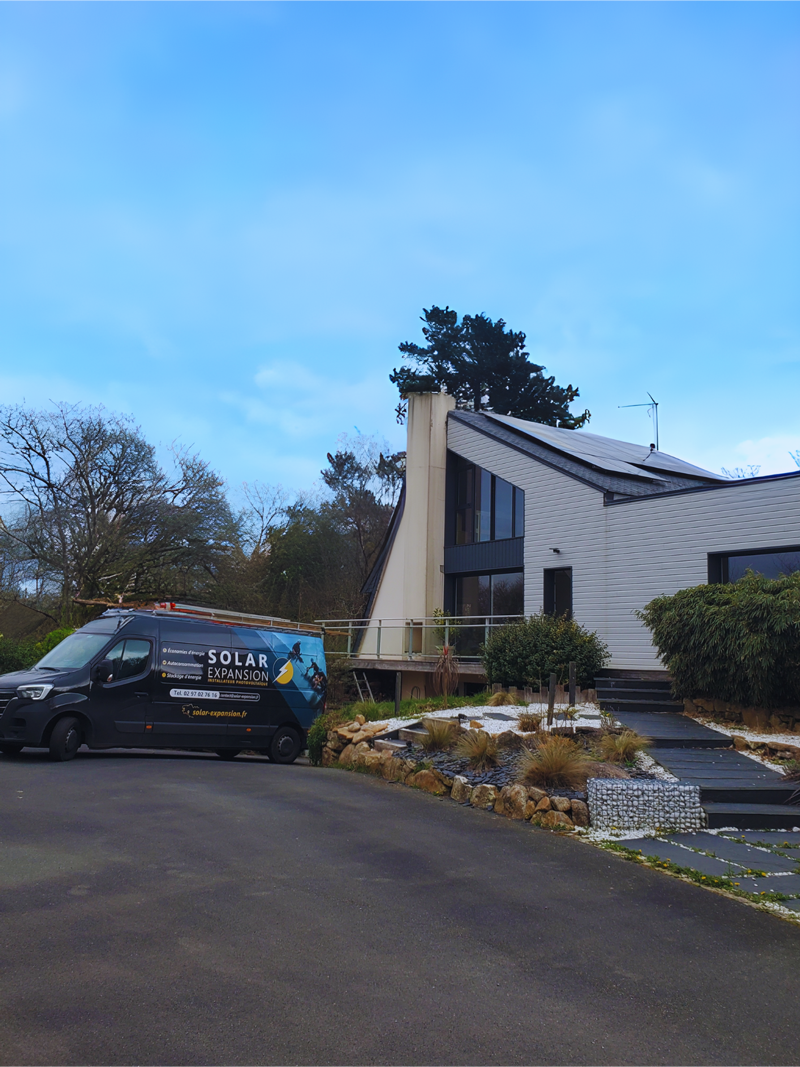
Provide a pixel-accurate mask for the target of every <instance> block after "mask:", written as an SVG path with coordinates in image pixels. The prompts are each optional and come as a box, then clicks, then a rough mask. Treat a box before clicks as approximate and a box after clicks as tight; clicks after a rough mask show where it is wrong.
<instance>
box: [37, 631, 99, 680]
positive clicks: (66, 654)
mask: <svg viewBox="0 0 800 1067" xmlns="http://www.w3.org/2000/svg"><path fill="white" fill-rule="evenodd" d="M110 639H111V635H110V634H70V635H69V637H65V638H64V640H63V641H61V642H59V644H57V645H56V647H55V648H52V649H50V651H49V652H48V653H47V655H46V656H43V657H42V658H41V659H40V660H39V662H38V663H37V664H36V666H37V667H42V668H44V669H45V670H51V671H71V670H77V669H78V668H79V667H85V666H86V664H87V663H88V662H89V660H90V659H92V658H93V657H94V656H96V655H97V653H98V652H99V651H100V649H101V648H103V647H104V646H105V645H107V644H108V642H109V640H110Z"/></svg>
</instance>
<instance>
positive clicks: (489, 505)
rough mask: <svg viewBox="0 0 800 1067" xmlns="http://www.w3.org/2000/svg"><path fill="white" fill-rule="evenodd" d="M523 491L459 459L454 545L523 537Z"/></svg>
mask: <svg viewBox="0 0 800 1067" xmlns="http://www.w3.org/2000/svg"><path fill="white" fill-rule="evenodd" d="M524 526H525V494H524V493H523V492H522V490H521V489H517V487H516V486H514V485H512V484H511V482H507V481H505V479H503V478H498V477H497V475H495V474H491V473H490V472H489V471H487V470H484V469H483V468H482V467H477V466H475V464H474V463H468V462H467V460H465V459H459V461H458V470H457V475H456V529H455V539H456V544H457V545H471V544H474V543H475V542H476V541H502V540H505V539H507V538H510V537H522V536H523V535H524Z"/></svg>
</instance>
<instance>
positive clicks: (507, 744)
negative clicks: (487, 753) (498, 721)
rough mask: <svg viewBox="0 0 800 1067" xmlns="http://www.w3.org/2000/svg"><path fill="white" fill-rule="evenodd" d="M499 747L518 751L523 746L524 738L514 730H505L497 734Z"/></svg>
mask: <svg viewBox="0 0 800 1067" xmlns="http://www.w3.org/2000/svg"><path fill="white" fill-rule="evenodd" d="M496 740H497V747H498V748H504V749H507V750H510V751H512V752H517V751H519V749H521V748H522V746H523V741H522V738H521V737H520V735H519V734H515V733H514V731H513V730H504V731H503V733H501V734H498V735H497V738H496Z"/></svg>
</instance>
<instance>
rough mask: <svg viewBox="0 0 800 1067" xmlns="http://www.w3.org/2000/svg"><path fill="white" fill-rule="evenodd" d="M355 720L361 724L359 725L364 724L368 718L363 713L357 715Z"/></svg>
mask: <svg viewBox="0 0 800 1067" xmlns="http://www.w3.org/2000/svg"><path fill="white" fill-rule="evenodd" d="M355 721H356V722H357V723H358V724H359V726H363V725H364V723H365V722H366V721H367V720H366V719H365V718H364V716H363V715H356V718H355Z"/></svg>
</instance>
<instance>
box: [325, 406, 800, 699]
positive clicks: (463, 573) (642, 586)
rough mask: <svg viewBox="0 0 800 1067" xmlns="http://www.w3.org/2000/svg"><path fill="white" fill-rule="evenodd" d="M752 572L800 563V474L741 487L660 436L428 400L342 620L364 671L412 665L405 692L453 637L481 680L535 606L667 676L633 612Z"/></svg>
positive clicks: (631, 664) (620, 661) (466, 668)
mask: <svg viewBox="0 0 800 1067" xmlns="http://www.w3.org/2000/svg"><path fill="white" fill-rule="evenodd" d="M747 567H752V568H753V569H754V570H757V571H760V572H762V573H764V574H766V575H768V576H770V577H773V576H775V575H777V574H780V573H787V572H789V571H792V570H800V471H797V472H795V473H790V474H780V475H773V476H769V477H764V478H748V479H742V480H735V481H731V480H729V479H727V478H723V477H722V476H720V475H716V474H712V473H711V472H709V471H705V470H702V469H701V468H699V467H695V466H693V465H692V464H691V463H686V462H684V461H683V460H681V459H676V458H675V457H674V456H669V455H666V454H665V453H663V452H659V451H656V449H655V448H654V447H653V446H652V445H650V446H646V445H635V444H628V443H626V442H623V441H615V440H611V439H609V438H605V437H599V436H598V435H596V434H592V433H586V432H585V431H583V430H566V429H556V428H554V427H552V426H545V425H541V424H539V423H534V422H526V421H523V420H521V419H516V418H512V417H510V416H505V415H494V414H491V413H488V412H470V411H459V410H455V403H454V401H453V399H452V398H451V397H449V396H447V395H444V394H440V393H437V394H418V395H413V396H412V397H411V398H410V400H409V412H408V449H407V469H406V483H405V488H404V492H403V495H402V497H401V499H400V502H399V504H398V506H397V509H396V511H395V514H394V516H393V519H392V522H391V524H390V528H389V530H388V533H387V537H386V540H385V543H384V545H383V548H382V551H381V553H380V556H379V558H378V560H377V563H376V565H375V568H374V569H373V572H372V574H371V575H370V578H369V579H368V582H367V585H366V586H365V592H367V593H368V594H369V601H368V608H367V611H366V618H365V619H363V620H358V621H355V622H354V621H352V620H350V621H348V622H346V623H344V624H343V623H342V622H341V620H340V621H339V622H338V623H336V625H337V626H338V627H339V629H340V631H341V628H342V626H343V625H344V626H347V627H348V629H349V646H348V647H349V651H350V652H351V654H352V655H353V659H354V663H355V664H357V665H358V666H359V667H363V668H365V669H367V668H369V669H373V670H381V671H392V672H398V671H400V672H402V688H403V695H404V696H407V695H410V694H411V692H412V690H414V689H415V688H416V690H418V691H419V693H421V694H424V693H425V692H426V689H427V691H428V692H430V691H431V685H430V682H431V680H432V678H431V672H432V670H433V666H434V662H435V659H436V646H437V645H439V646H440V645H442V644H443V643H444V642H445V641H447V642H450V643H454V646H455V650H456V652H457V654H458V656H459V658H460V662H461V672H462V677H463V678H465V679H466V680H467V681H469V680H470V679H472V680H474V681H476V682H477V681H482V680H483V675H482V673H481V672H482V668H481V666H480V660H479V658H478V649H479V645H480V643H481V641H483V640H484V639H485V636H486V634H487V633H488V632H489V631H490V630H491V628H492V627H493V626H495V625H500V624H503V623H505V622H506V621H508V620H509V619H510V618H514V617H519V616H522V615H525V616H527V615H531V614H533V613H536V612H540V611H545V612H553V613H555V614H562V613H568V614H570V615H571V616H572V617H573V618H574V619H576V621H578V622H579V623H581V624H582V625H584V626H586V627H588V628H590V629H592V630H595V631H597V633H598V634H599V635H600V637H601V638H602V639H603V640H604V641H605V642H606V644H607V645H608V646H609V650H610V653H611V660H610V663H609V667H610V668H611V669H614V670H618V671H631V672H643V671H644V672H652V671H662V670H663V666H662V664H661V663H660V661H659V659H658V655H657V653H656V651H655V649H654V648H653V645H652V643H651V641H650V634H649V632H648V631H647V629H646V628H645V627H644V626H643V625H642V623H641V622H640V621H639V620H638V618H637V617H636V614H635V613H636V611H637V609H640V608H642V607H643V606H644V605H645V604H647V603H648V601H650V600H652V599H653V597H656V596H659V595H660V594H664V593H674V592H676V591H677V590H679V589H682V588H686V587H687V586H693V585H698V584H701V583H703V582H720V581H723V582H724V581H733V580H735V579H736V578H737V577H739V576H740V575H741V574H743V573H744V571H745V570H746V568H747ZM442 612H446V613H448V614H449V616H450V617H451V618H445V619H442V617H441V613H442ZM452 617H455V619H453V618H452ZM331 625H333V624H331ZM342 632H343V631H342Z"/></svg>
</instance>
